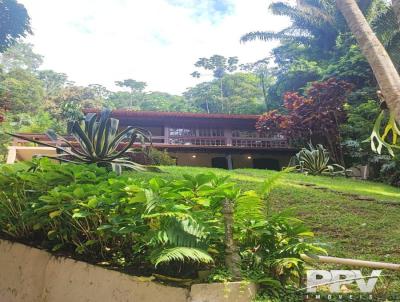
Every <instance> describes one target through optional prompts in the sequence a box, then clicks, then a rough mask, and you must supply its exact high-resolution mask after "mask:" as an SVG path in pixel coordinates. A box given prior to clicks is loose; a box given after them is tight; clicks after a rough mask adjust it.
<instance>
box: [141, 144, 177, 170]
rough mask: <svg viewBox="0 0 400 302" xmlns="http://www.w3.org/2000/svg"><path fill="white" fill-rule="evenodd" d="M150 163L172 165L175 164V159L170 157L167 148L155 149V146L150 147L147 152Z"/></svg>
mask: <svg viewBox="0 0 400 302" xmlns="http://www.w3.org/2000/svg"><path fill="white" fill-rule="evenodd" d="M147 155H148V157H149V159H150V161H151V164H153V165H157V166H174V165H176V159H175V158H172V157H171V156H170V155H169V154H168V151H167V150H163V151H160V150H157V149H156V148H150V150H149V151H148V153H147Z"/></svg>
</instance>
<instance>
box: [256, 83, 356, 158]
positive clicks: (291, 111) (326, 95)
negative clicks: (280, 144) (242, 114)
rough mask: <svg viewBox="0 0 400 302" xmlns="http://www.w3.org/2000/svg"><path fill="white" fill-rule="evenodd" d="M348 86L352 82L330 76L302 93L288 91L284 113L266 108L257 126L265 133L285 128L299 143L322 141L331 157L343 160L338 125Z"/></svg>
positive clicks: (341, 120) (343, 115) (344, 113)
mask: <svg viewBox="0 0 400 302" xmlns="http://www.w3.org/2000/svg"><path fill="white" fill-rule="evenodd" d="M351 89H352V85H351V84H349V83H347V82H345V81H340V80H337V79H335V78H331V79H329V80H327V81H324V82H314V83H313V84H312V85H311V87H310V88H309V89H308V90H307V92H306V95H305V96H302V95H300V94H299V93H297V92H287V93H286V94H285V96H284V107H285V109H286V110H287V114H286V115H283V114H280V113H278V112H277V111H270V112H267V113H265V114H263V115H262V116H261V117H260V118H259V119H258V121H257V123H256V128H257V129H258V130H259V131H261V132H264V133H265V132H281V133H282V132H284V133H285V134H286V135H287V136H288V137H289V138H291V139H292V140H295V141H301V142H302V143H305V142H307V141H310V140H313V143H323V144H324V145H326V146H327V148H328V149H329V151H330V153H331V155H332V156H333V158H334V159H335V160H336V161H337V162H339V163H343V158H342V154H341V148H340V131H339V127H340V125H341V124H342V123H344V122H345V121H346V112H345V110H344V108H343V105H344V104H345V102H346V99H347V96H348V94H349V93H350V91H351Z"/></svg>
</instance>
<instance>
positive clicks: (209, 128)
mask: <svg viewBox="0 0 400 302" xmlns="http://www.w3.org/2000/svg"><path fill="white" fill-rule="evenodd" d="M112 117H114V118H117V119H119V121H120V127H121V128H125V127H127V126H138V127H142V128H145V129H147V130H149V131H150V132H151V133H152V142H153V147H155V148H157V149H159V150H167V151H168V153H169V154H170V155H171V156H172V157H174V158H175V159H176V161H177V165H181V166H202V167H216V168H225V169H237V168H260V169H271V170H280V169H281V168H282V167H284V166H286V165H287V164H288V163H289V160H290V158H291V156H293V155H294V153H295V152H296V150H295V149H294V148H291V147H290V145H289V142H288V140H287V139H286V137H284V136H283V135H279V134H275V135H264V134H260V133H258V132H257V130H256V129H255V123H256V121H257V119H258V117H259V116H258V115H228V114H203V113H178V112H144V111H128V110H115V111H113V112H112Z"/></svg>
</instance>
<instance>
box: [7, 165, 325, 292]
mask: <svg viewBox="0 0 400 302" xmlns="http://www.w3.org/2000/svg"><path fill="white" fill-rule="evenodd" d="M132 176H133V175H131V174H129V173H125V174H122V175H121V176H117V175H116V174H115V173H113V172H110V171H107V170H106V169H105V168H102V167H97V166H96V165H73V164H61V165H60V164H56V163H53V162H51V161H50V160H49V159H46V158H42V159H40V160H35V161H34V162H33V163H32V164H31V165H30V167H29V169H28V170H27V169H26V167H23V166H18V165H12V166H7V165H6V166H2V167H0V192H1V193H0V228H1V229H0V234H2V235H3V236H8V238H10V237H11V238H13V239H18V240H26V241H29V242H35V244H36V245H39V246H42V247H46V248H47V249H49V250H52V251H58V250H60V251H62V252H63V253H69V254H71V255H72V256H74V257H78V258H84V259H86V260H87V261H89V262H102V263H108V264H109V265H111V266H112V267H118V268H120V269H123V270H126V271H130V270H132V268H134V272H135V273H140V274H149V273H151V272H155V271H157V272H162V273H164V274H168V275H175V276H180V277H184V276H191V277H194V276H195V273H196V272H197V271H198V270H200V269H202V270H204V269H213V268H215V269H221V268H226V266H225V263H227V261H226V259H228V258H229V252H230V251H233V252H234V253H237V255H240V260H241V263H236V265H237V264H238V265H239V267H238V269H239V271H240V272H241V273H242V275H244V276H246V277H248V278H252V279H254V280H257V281H259V282H260V283H264V284H267V283H271V282H272V281H271V280H279V281H280V282H282V283H284V282H289V281H295V280H297V279H298V278H299V275H300V273H301V271H302V261H301V259H300V256H299V255H300V253H305V252H316V251H321V250H320V249H319V248H318V247H317V246H315V245H313V244H310V243H307V240H306V239H307V237H311V236H312V233H311V232H309V230H308V229H307V228H306V227H305V226H304V224H303V223H302V222H301V221H299V220H296V219H294V218H293V217H291V216H288V215H287V214H272V213H270V211H268V204H267V202H266V200H267V197H268V192H269V191H270V190H271V186H272V179H271V180H269V181H268V182H266V183H265V189H264V191H263V192H262V194H257V193H256V192H254V191H247V192H241V191H240V190H239V189H238V188H237V187H236V185H235V184H234V183H232V182H230V181H229V180H228V179H227V178H223V177H218V176H216V175H214V174H212V173H210V174H198V175H195V176H189V175H185V176H184V178H183V179H171V180H165V179H162V178H160V177H154V178H151V179H149V180H141V179H140V178H139V177H137V174H135V177H132ZM226 202H229V203H230V204H232V205H233V210H234V211H233V213H232V214H231V217H230V218H229V219H227V217H226V216H225V215H226V212H224V211H223V208H224V205H225V204H226ZM228 214H229V213H228ZM233 221H234V223H233V224H232V222H233ZM229 223H231V225H230V226H229ZM227 226H229V227H230V228H231V230H233V231H232V234H227V233H228V232H227ZM230 236H231V237H230ZM228 242H230V243H233V244H234V248H232V249H229V247H228V245H227V243H228ZM228 268H229V267H228ZM229 274H230V275H232V271H230V270H229ZM279 284H280V283H279Z"/></svg>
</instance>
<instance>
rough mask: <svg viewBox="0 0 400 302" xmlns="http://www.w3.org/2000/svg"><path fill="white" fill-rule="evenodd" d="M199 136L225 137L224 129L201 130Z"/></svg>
mask: <svg viewBox="0 0 400 302" xmlns="http://www.w3.org/2000/svg"><path fill="white" fill-rule="evenodd" d="M199 136H206V137H221V136H224V129H221V128H200V129H199Z"/></svg>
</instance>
